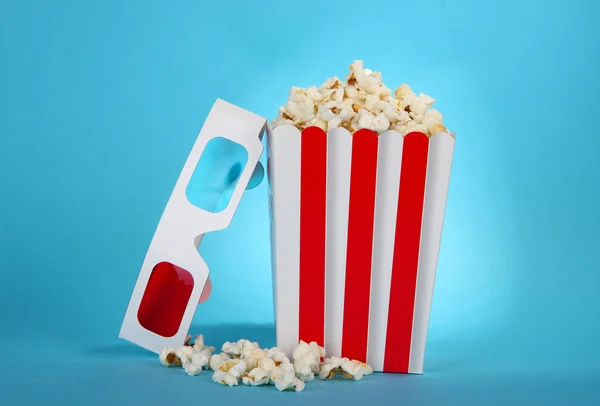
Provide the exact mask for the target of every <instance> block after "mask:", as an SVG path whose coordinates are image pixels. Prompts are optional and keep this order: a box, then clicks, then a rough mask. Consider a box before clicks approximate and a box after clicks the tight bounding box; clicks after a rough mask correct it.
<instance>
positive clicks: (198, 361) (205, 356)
mask: <svg viewBox="0 0 600 406" xmlns="http://www.w3.org/2000/svg"><path fill="white" fill-rule="evenodd" d="M211 358H212V356H211V351H210V349H209V348H205V349H204V350H202V351H200V352H196V353H195V354H194V355H192V358H191V359H190V363H191V364H194V365H200V366H201V367H202V368H204V369H208V368H209V366H210V360H211Z"/></svg>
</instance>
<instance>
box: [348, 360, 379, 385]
mask: <svg viewBox="0 0 600 406" xmlns="http://www.w3.org/2000/svg"><path fill="white" fill-rule="evenodd" d="M340 367H341V374H342V375H344V376H345V377H346V378H352V379H354V380H356V381H359V380H361V379H362V377H363V376H364V375H370V374H372V373H373V368H371V366H369V365H368V364H365V363H364V362H360V361H355V360H352V361H351V360H349V359H347V358H344V359H343V360H342V363H341V366H340Z"/></svg>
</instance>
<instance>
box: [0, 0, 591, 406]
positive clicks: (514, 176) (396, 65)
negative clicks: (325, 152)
mask: <svg viewBox="0 0 600 406" xmlns="http://www.w3.org/2000/svg"><path fill="white" fill-rule="evenodd" d="M204 3H205V4H202V3H201V2H192V1H182V2H176V4H173V5H170V6H169V5H167V3H166V2H155V1H146V2H142V1H128V2H120V1H110V0H107V1H86V2H77V1H69V2H67V1H56V2H42V1H25V0H24V1H19V2H8V1H2V2H0V174H1V176H2V180H1V181H0V202H2V203H1V206H0V207H1V208H2V214H1V215H0V308H1V309H2V311H0V333H1V334H0V344H1V345H2V347H0V348H3V360H5V361H8V362H5V363H3V368H1V369H0V389H1V392H2V396H3V398H2V401H0V403H1V404H7V405H18V404H36V403H42V402H43V403H44V404H53V403H59V402H60V403H61V404H76V405H80V404H113V405H119V404H125V403H131V400H134V401H136V402H141V401H145V402H146V403H148V404H153V403H158V402H159V401H164V402H167V401H168V402H174V401H186V402H192V401H195V399H197V401H199V402H201V401H206V402H217V401H219V402H224V403H231V402H233V401H235V400H236V399H240V398H241V397H244V399H248V400H247V401H248V402H250V403H251V404H262V403H267V404H268V403H272V402H275V401H279V400H281V399H285V400H286V401H290V402H291V403H295V402H297V403H299V402H301V401H304V400H311V401H312V400H314V401H323V400H325V399H335V400H336V401H339V402H352V403H357V402H358V401H360V400H363V401H374V400H381V401H385V402H387V403H392V402H394V403H395V404H402V405H433V404H443V405H454V404H456V405H465V404H468V405H479V404H481V405H496V404H498V405H500V404H502V405H505V404H507V403H510V404H511V405H520V404H524V405H525V404H527V405H530V404H543V405H554V404H556V405H588V404H598V403H599V402H600V401H599V399H598V397H599V396H598V389H596V388H597V387H598V386H600V351H599V350H598V347H597V343H598V342H600V337H599V335H600V334H599V333H600V300H599V299H598V289H599V288H600V272H598V269H599V266H598V257H597V252H598V248H599V246H600V239H599V238H598V229H599V228H600V214H599V211H598V207H599V206H600V198H599V196H600V193H599V192H598V185H599V184H600V164H599V158H598V154H599V153H600V138H599V137H597V136H596V134H595V132H596V124H595V117H596V115H597V109H598V107H597V97H598V94H599V91H600V79H599V78H598V74H597V72H599V71H600V54H599V53H598V52H597V50H598V49H600V32H599V30H600V28H599V27H598V24H597V22H598V19H599V11H600V4H599V3H598V2H596V1H593V0H588V1H583V0H573V1H570V2H568V3H564V2H558V1H550V2H545V3H541V2H539V1H534V0H520V1H516V0H507V1H504V2H501V3H496V2H478V1H467V0H436V1H433V0H425V1H420V2H407V1H391V0H390V1H383V0H382V1H379V2H377V4H378V5H377V6H375V5H373V6H368V5H366V4H367V3H365V2H359V1H354V0H346V1H339V0H332V1H329V2H326V3H321V2H316V1H307V2H298V3H294V2H289V1H277V0H271V1H255V2H233V1H218V2H204ZM319 4H322V5H319ZM318 15H323V16H324V17H323V18H320V19H318V20H317V19H316V16H318ZM317 21H318V23H317ZM352 21H358V23H351V22H352ZM357 24H359V25H357ZM353 59H364V60H365V65H366V66H367V67H369V68H370V69H373V70H378V71H382V72H383V77H384V81H385V83H387V84H388V85H390V86H395V85H398V84H400V83H404V82H406V83H409V84H410V85H411V86H413V88H414V89H415V90H416V91H417V92H420V91H423V92H425V93H428V94H430V95H432V96H434V97H435V98H436V99H437V100H438V101H437V103H436V106H437V107H438V108H439V110H440V111H441V112H442V113H443V114H444V115H445V117H446V123H447V125H448V127H449V128H450V129H451V130H453V131H455V132H456V133H457V144H456V151H455V160H454V163H453V172H452V178H451V184H450V191H449V196H448V205H447V212H446V220H445V225H444V235H443V241H442V248H441V252H440V260H439V267H438V278H437V281H436V290H435V297H434V302H433V309H432V314H431V328H430V335H429V338H428V347H427V353H426V362H425V369H426V374H425V375H424V376H420V377H412V376H391V375H390V376H381V375H376V376H372V377H368V378H366V379H365V380H364V381H363V382H358V383H356V382H351V383H347V384H346V383H333V384H331V385H322V384H320V383H315V384H314V385H313V384H309V385H307V389H306V391H305V392H303V393H300V394H294V393H290V394H279V393H277V392H276V391H275V390H274V389H273V388H268V389H265V388H260V389H252V388H233V389H231V388H222V387H220V386H218V385H215V384H212V383H210V382H207V381H208V379H209V375H208V374H204V375H202V376H200V377H197V379H195V378H190V377H187V376H185V375H182V374H183V373H182V371H177V370H169V369H166V368H161V366H160V365H159V364H158V362H157V360H156V359H155V358H154V357H149V356H148V355H147V354H146V353H145V352H143V351H140V350H138V349H137V348H135V347H133V346H131V345H129V344H127V343H125V342H122V341H120V340H118V339H117V334H118V331H119V327H120V323H121V321H122V318H123V315H124V312H125V308H126V306H127V302H128V299H129V295H130V293H131V290H132V288H133V285H134V283H135V280H136V277H137V274H138V271H139V267H140V266H141V262H142V259H143V256H144V254H145V252H146V249H147V247H148V244H149V242H150V238H151V237H152V233H153V232H154V228H155V226H156V224H157V222H158V219H159V218H160V214H161V212H162V210H163V208H164V205H165V203H166V202H167V199H168V197H169V194H170V193H171V190H172V187H173V185H174V182H175V180H176V178H177V176H178V174H179V171H180V170H181V167H182V166H183V163H184V161H185V158H186V157H187V154H188V152H189V150H190V149H191V147H192V145H193V143H194V140H195V137H196V135H197V133H198V131H199V129H200V127H201V125H202V122H203V120H204V118H205V117H206V114H207V113H208V111H209V109H210V107H211V106H212V104H213V102H214V100H215V99H216V98H217V97H221V98H223V99H225V100H227V101H230V102H232V103H234V104H237V105H239V106H241V107H244V108H247V109H249V110H252V111H254V112H256V113H258V114H261V115H263V116H265V117H273V116H274V114H275V113H276V111H277V107H278V106H279V105H281V104H282V103H284V102H285V100H286V97H287V91H288V89H289V87H290V86H291V85H293V84H295V85H298V86H308V85H312V84H320V83H321V82H322V81H323V80H324V79H326V78H327V77H330V76H332V75H338V76H343V75H345V74H346V72H347V66H348V65H349V64H350V63H351V61H352V60H353ZM263 162H264V157H263ZM266 187H267V185H266V182H263V183H262V184H261V185H260V186H259V187H257V188H255V189H253V190H250V191H248V192H247V193H246V194H245V195H244V198H243V200H242V202H241V204H240V207H239V211H238V213H237V214H236V217H235V218H234V220H233V223H232V225H231V227H230V228H229V229H227V230H224V231H222V232H218V233H214V234H212V235H208V236H206V237H205V238H204V239H203V241H202V245H201V247H200V250H201V252H202V254H203V256H204V257H205V259H206V261H207V263H208V264H209V266H210V268H211V272H212V273H211V279H212V280H213V285H214V289H213V295H212V297H211V298H210V299H209V301H208V302H206V303H205V304H203V305H202V306H200V308H199V311H198V313H197V316H196V318H195V320H194V328H193V332H205V333H206V334H207V338H208V337H211V336H212V338H208V340H209V341H212V343H214V344H218V343H219V341H222V340H225V339H236V338H240V337H242V336H250V335H255V336H256V337H257V339H260V340H261V341H263V342H264V343H268V341H269V339H271V340H272V333H270V332H271V329H270V327H256V326H263V325H267V326H268V324H269V323H271V322H272V318H273V310H272V296H271V292H270V289H271V275H270V253H269V243H268V241H269V230H268V211H267V207H268V205H267V189H266ZM234 254H235V255H234ZM241 323H245V324H241ZM264 345H267V344H264ZM247 394H251V395H250V396H251V397H249V398H246V395H247Z"/></svg>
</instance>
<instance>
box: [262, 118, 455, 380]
mask: <svg viewBox="0 0 600 406" xmlns="http://www.w3.org/2000/svg"><path fill="white" fill-rule="evenodd" d="M267 142H268V153H269V158H268V178H269V185H270V192H269V193H270V195H269V202H270V203H269V204H270V213H271V251H272V260H273V262H272V263H273V286H274V298H275V324H276V334H277V346H279V347H280V348H282V349H283V350H284V351H286V352H291V351H292V349H293V348H294V347H295V345H297V343H298V341H299V340H300V339H301V340H304V341H307V342H310V341H316V342H317V343H319V344H320V345H324V346H325V348H326V350H327V355H328V356H332V355H334V356H343V357H348V358H351V359H357V360H360V361H366V362H368V363H369V364H370V365H371V366H372V367H373V369H374V370H376V371H383V372H400V373H415V374H421V373H423V357H424V353H425V341H426V336H427V327H428V324H429V312H430V308H431V300H432V296H433V285H434V280H435V273H436V268H437V259H438V252H439V247H440V239H441V234H442V223H443V219H444V211H445V206H446V196H447V192H448V184H449V180H450V169H451V165H452V155H453V151H454V138H453V137H452V136H451V135H450V134H448V133H439V134H435V135H433V136H432V137H431V138H429V137H427V136H426V135H425V134H423V133H418V132H413V133H410V134H407V135H406V136H402V135H401V134H399V133H398V132H396V131H387V132H385V133H383V134H381V135H379V136H377V134H375V133H374V132H373V131H370V130H359V131H357V132H355V133H354V134H350V133H349V132H348V131H347V130H345V129H343V128H335V129H334V130H332V131H330V132H329V134H326V133H325V132H324V131H323V130H321V129H320V128H318V127H308V128H305V129H304V130H302V131H300V130H298V129H297V128H295V127H293V126H291V125H282V126H279V127H277V128H275V129H274V130H272V129H270V128H269V129H268V139H267Z"/></svg>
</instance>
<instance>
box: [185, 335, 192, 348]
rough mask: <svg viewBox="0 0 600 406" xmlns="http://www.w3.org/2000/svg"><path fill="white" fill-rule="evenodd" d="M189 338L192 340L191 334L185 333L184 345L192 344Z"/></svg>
mask: <svg viewBox="0 0 600 406" xmlns="http://www.w3.org/2000/svg"><path fill="white" fill-rule="evenodd" d="M191 340H192V336H191V335H189V334H187V335H186V336H185V341H184V343H183V345H184V346H186V345H190V346H191V345H192V344H190V341H191Z"/></svg>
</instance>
